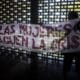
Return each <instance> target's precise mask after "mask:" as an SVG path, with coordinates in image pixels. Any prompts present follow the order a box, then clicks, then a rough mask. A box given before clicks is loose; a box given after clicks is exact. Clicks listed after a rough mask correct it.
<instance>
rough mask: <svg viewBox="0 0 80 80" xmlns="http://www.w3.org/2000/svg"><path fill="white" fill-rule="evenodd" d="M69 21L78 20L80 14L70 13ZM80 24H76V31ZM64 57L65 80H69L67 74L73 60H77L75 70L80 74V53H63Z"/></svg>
mask: <svg viewBox="0 0 80 80" xmlns="http://www.w3.org/2000/svg"><path fill="white" fill-rule="evenodd" d="M68 19H69V20H73V19H78V13H77V12H75V11H70V12H69V14H68ZM79 24H80V21H79V22H78V24H75V26H74V28H73V29H74V31H75V30H77V29H79ZM69 34H70V32H69V33H67V34H66V35H65V36H67V35H69ZM62 54H63V55H64V61H63V75H64V79H67V78H66V76H67V73H68V71H69V70H70V68H71V64H72V61H73V59H75V69H76V72H78V73H79V74H80V53H79V52H69V53H62Z"/></svg>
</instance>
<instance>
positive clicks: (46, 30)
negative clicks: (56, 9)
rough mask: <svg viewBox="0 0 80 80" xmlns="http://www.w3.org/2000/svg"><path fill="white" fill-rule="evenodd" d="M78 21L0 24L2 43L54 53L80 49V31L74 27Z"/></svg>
mask: <svg viewBox="0 0 80 80" xmlns="http://www.w3.org/2000/svg"><path fill="white" fill-rule="evenodd" d="M78 22H79V19H75V20H71V21H68V22H62V23H58V24H46V25H45V24H43V25H39V24H22V23H19V24H17V23H14V24H4V25H0V45H3V46H6V47H15V48H22V49H25V50H29V51H46V52H53V53H54V52H58V51H62V52H74V51H75V52H76V51H80V31H79V30H75V28H74V26H75V25H76V24H77V23H78Z"/></svg>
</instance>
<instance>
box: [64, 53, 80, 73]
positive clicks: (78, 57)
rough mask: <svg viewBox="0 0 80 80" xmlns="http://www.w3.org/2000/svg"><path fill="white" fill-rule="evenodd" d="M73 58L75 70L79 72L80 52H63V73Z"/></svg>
mask: <svg viewBox="0 0 80 80" xmlns="http://www.w3.org/2000/svg"><path fill="white" fill-rule="evenodd" d="M73 59H74V60H75V70H76V71H77V72H80V53H64V64H63V72H64V73H65V72H68V71H69V70H70V68H71V64H72V62H73Z"/></svg>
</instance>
